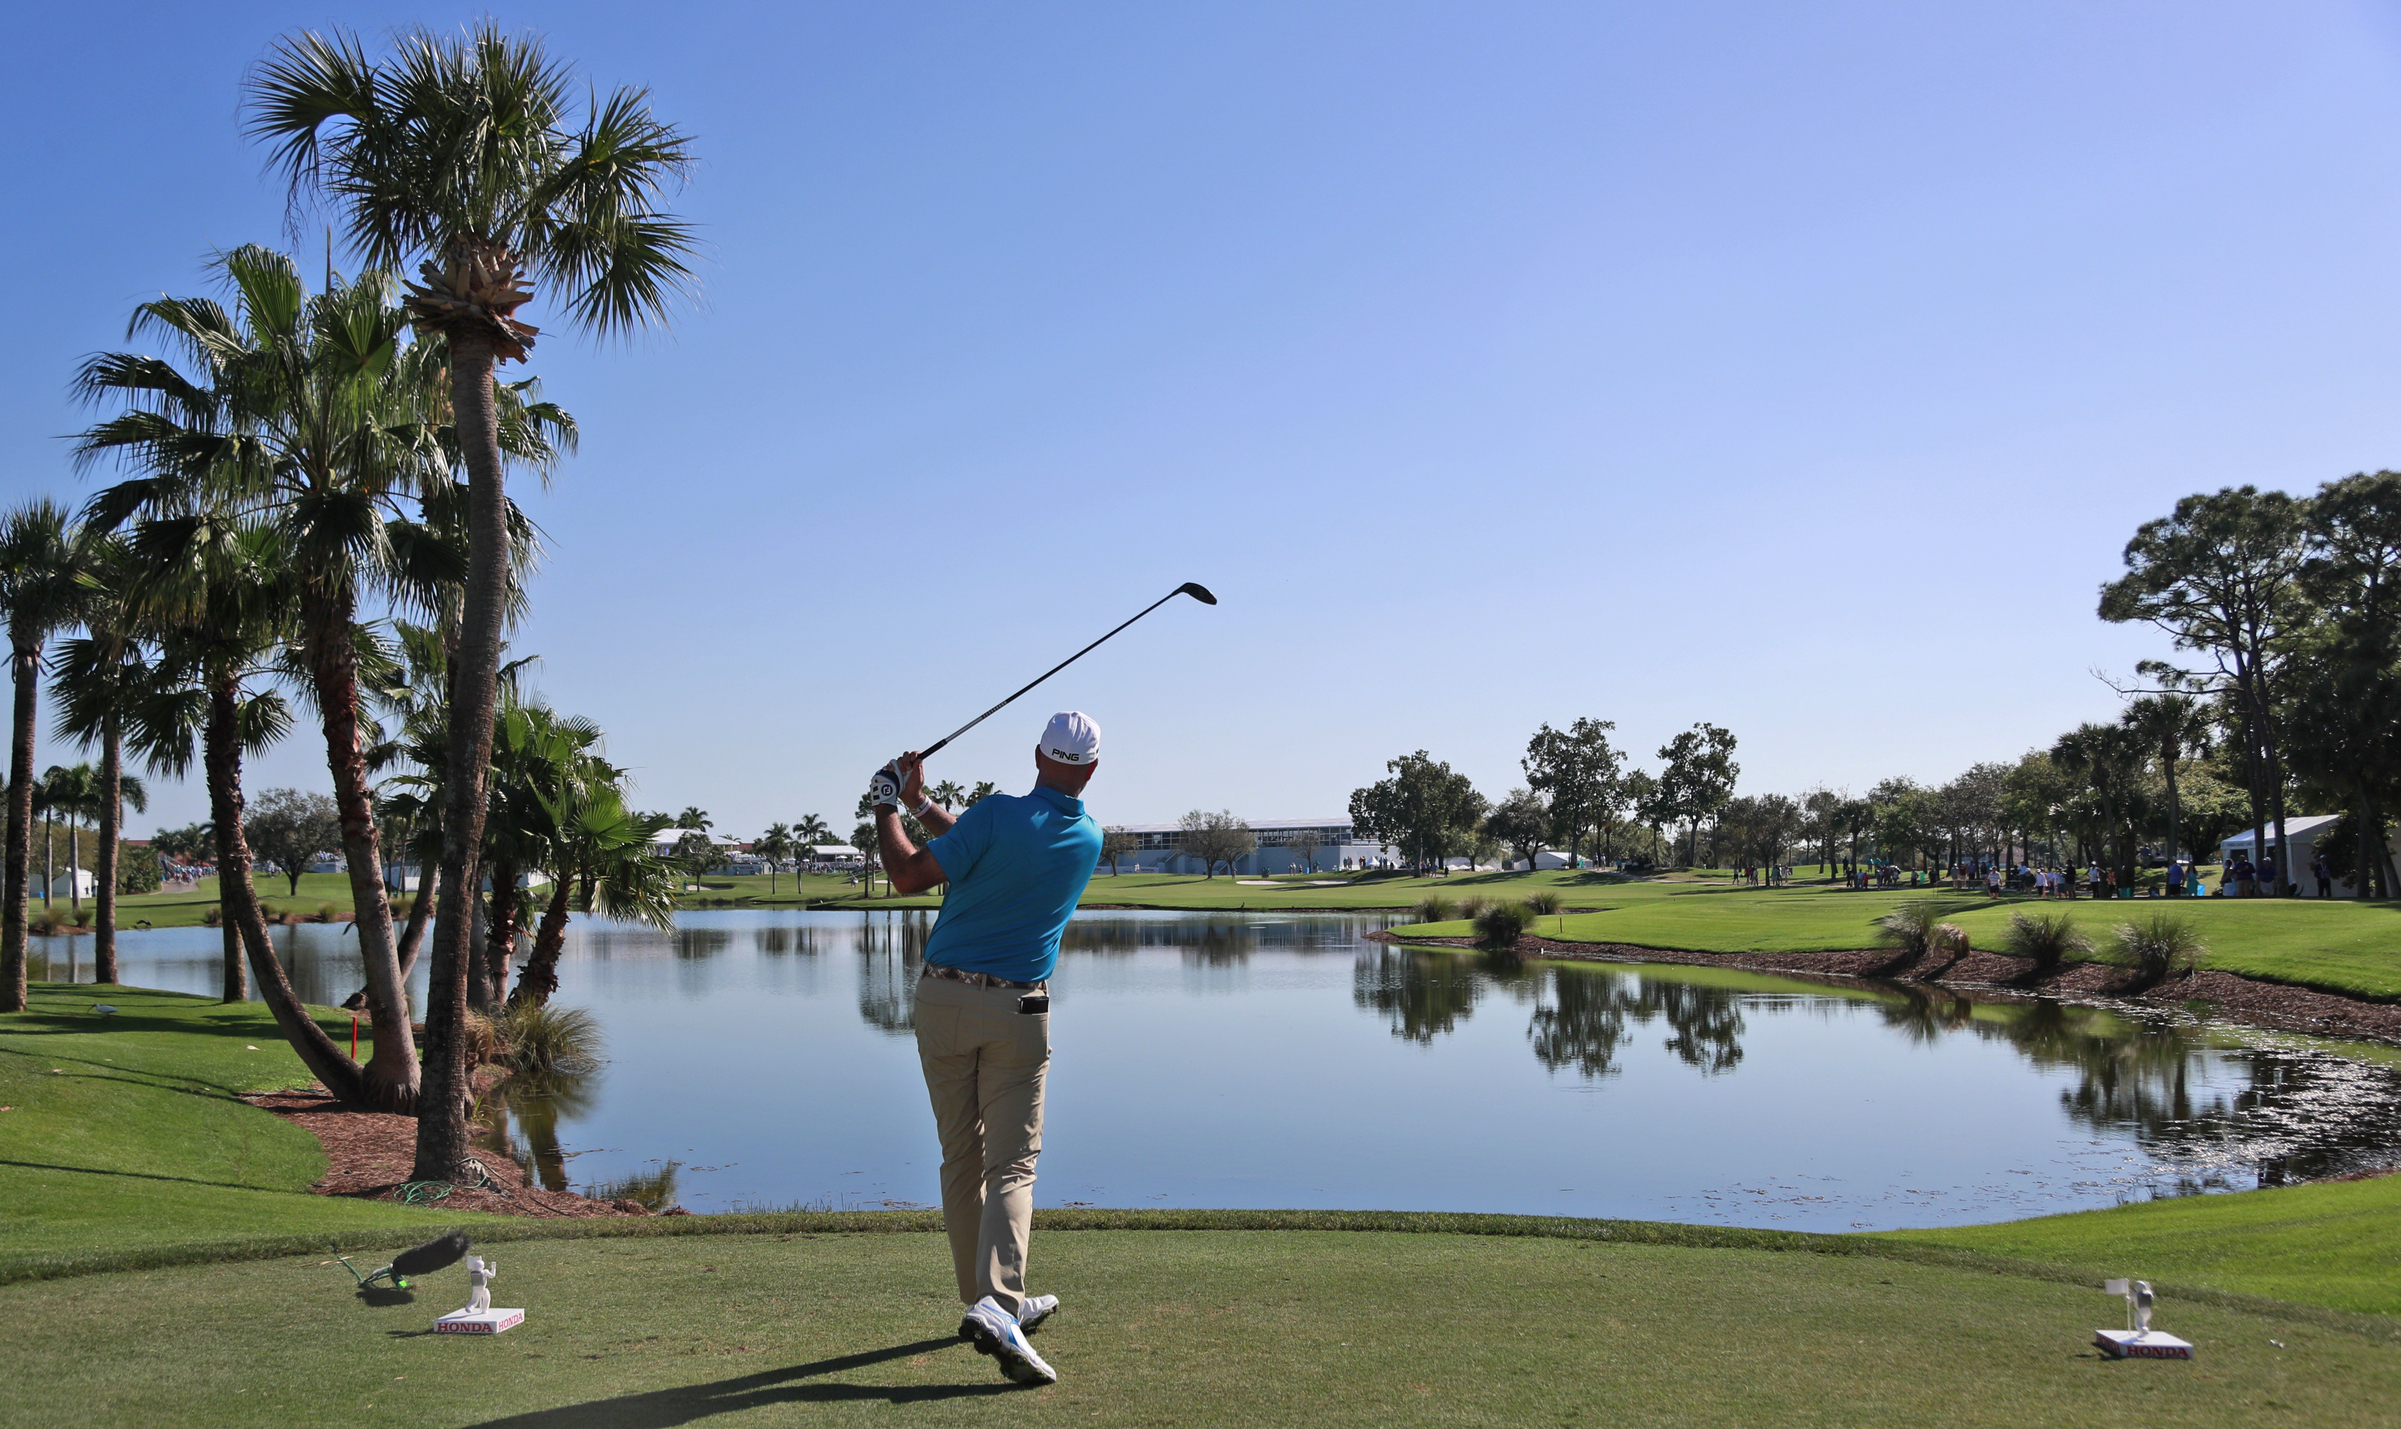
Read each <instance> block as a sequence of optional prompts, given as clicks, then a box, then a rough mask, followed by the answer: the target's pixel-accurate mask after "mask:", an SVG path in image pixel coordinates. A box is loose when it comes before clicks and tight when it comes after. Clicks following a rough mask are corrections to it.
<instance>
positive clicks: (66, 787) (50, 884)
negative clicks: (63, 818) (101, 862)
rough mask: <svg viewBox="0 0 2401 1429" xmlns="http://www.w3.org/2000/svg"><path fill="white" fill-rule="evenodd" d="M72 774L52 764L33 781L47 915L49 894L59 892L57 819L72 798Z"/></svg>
mask: <svg viewBox="0 0 2401 1429" xmlns="http://www.w3.org/2000/svg"><path fill="white" fill-rule="evenodd" d="M75 792H76V791H75V774H74V771H73V770H70V769H68V768H67V767H66V766H65V765H63V764H53V765H51V766H50V767H49V768H47V769H45V770H43V771H42V777H41V778H40V779H38V780H36V781H34V786H33V811H34V812H35V813H37V814H40V815H41V816H42V909H43V911H44V912H48V911H49V908H50V895H51V894H52V893H54V892H56V891H57V889H58V816H59V813H60V811H61V810H63V809H64V808H65V807H66V806H67V805H68V804H69V803H71V802H73V800H74V798H75Z"/></svg>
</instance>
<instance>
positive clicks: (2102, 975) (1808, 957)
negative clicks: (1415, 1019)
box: [1367, 933, 2401, 1042]
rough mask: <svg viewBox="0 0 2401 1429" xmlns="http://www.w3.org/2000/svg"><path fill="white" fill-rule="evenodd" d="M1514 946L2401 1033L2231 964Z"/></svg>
mask: <svg viewBox="0 0 2401 1429" xmlns="http://www.w3.org/2000/svg"><path fill="white" fill-rule="evenodd" d="M1367 936H1368V937H1370V938H1374V939H1376V940H1377V941H1379V942H1386V943H1432V944H1438V945H1440V946H1443V947H1451V948H1476V949H1479V950H1480V949H1482V945H1481V944H1479V943H1477V942H1476V941H1475V940H1474V939H1473V938H1408V937H1401V936H1399V935H1396V934H1393V933H1369V934H1368V935H1367ZM1512 951H1514V952H1516V953H1517V954H1519V955H1520V956H1523V957H1545V958H1559V959H1563V960H1569V961H1576V962H1595V963H1684V964H1688V965H1691V964H1698V965H1705V966H1708V967H1736V968H1747V969H1750V970H1751V971H1754V972H1767V973H1788V974H1794V975H1798V976H1802V977H1816V978H1828V979H1832V978H1869V979H1877V980H1881V981H1886V982H1914V983H1929V984H1933V985H1936V986H1940V987H1955V988H1960V989H1963V990H1964V989H1971V988H1972V989H1976V990H1980V991H1993V992H2014V993H2021V994H2024V995H2027V996H2031V997H2059V998H2067V999H2071V1000H2074V1001H2079V1002H2114V1003H2122V1004H2129V1005H2132V1006H2135V1007H2174V1008H2181V1007H2183V1006H2184V1005H2185V1004H2186V1003H2188V1002H2194V1001H2201V1002H2207V1003H2209V1004H2211V1005H2212V1006H2213V1007H2214V1008H2215V1010H2216V1011H2218V1012H2219V1013H2221V1014H2222V1015H2224V1016H2226V1017H2228V1018H2232V1019H2234V1020H2236V1021H2240V1022H2248V1023H2251V1024H2253V1025H2255V1026H2260V1027H2271V1028H2278V1029H2282V1030H2284V1031H2289V1032H2310V1033H2315V1034H2318V1035H2320V1036H2327V1037H2373V1038H2376V1039H2378V1040H2380V1041H2386V1042H2401V1006H2396V1005H2394V1004H2392V1003H2384V1002H2367V1001H2363V1000H2361V999H2359V998H2354V997H2343V996H2340V995H2338V994H2336V993H2331V992H2312V991H2311V990H2309V989H2308V988H2303V987H2293V986H2291V985H2289V984H2286V983H2278V982H2263V981H2261V980H2259V979H2257V978H2247V977H2243V976H2241V975H2240V974H2237V973H2229V972H2196V973H2192V974H2190V975H2188V976H2183V977H2172V978H2169V979H2168V980H2167V981H2165V982H2162V983H2158V984H2156V985H2154V986H2151V987H2144V986H2142V985H2141V984H2140V983H2139V982H2138V981H2137V980H2136V979H2135V978H2134V977H2133V976H2132V975H2131V974H2129V973H2128V972H2127V971H2126V970H2125V969H2123V968H2118V967H2112V966H2109V965H2107V964H2103V963H2068V964H2065V965H2063V966H2061V967H2059V968H2057V969H2056V970H2054V971H2053V972H2051V973H2050V974H2048V975H2043V974H2038V973H2036V972H2035V971H2034V970H2033V968H2032V967H2031V966H2030V965H2029V964H2028V963H2027V962H2026V961H2025V960H2024V959H2022V958H2011V957H2004V956H2002V955H2001V954H1999V953H1986V952H1970V953H1966V954H1963V955H1957V956H1954V955H1951V954H1949V953H1931V954H1927V955H1924V956H1921V957H1912V956H1909V955H1906V954H1901V953H1896V952H1894V951H1893V950H1892V949H1889V948H1884V949H1865V950H1861V951H1857V952H1847V953H1689V952H1669V951H1665V950H1662V949H1659V948H1638V947H1634V946H1632V945H1630V944H1625V943H1562V942H1556V941H1553V940H1552V939H1549V938H1540V937H1536V936H1534V935H1532V934H1527V935H1526V936H1524V937H1521V938H1519V939H1518V940H1517V945H1516V947H1515V948H1514V949H1512Z"/></svg>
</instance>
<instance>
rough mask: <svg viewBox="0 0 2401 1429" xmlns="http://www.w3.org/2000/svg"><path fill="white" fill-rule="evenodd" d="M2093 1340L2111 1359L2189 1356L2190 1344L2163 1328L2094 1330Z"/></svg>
mask: <svg viewBox="0 0 2401 1429" xmlns="http://www.w3.org/2000/svg"><path fill="white" fill-rule="evenodd" d="M2093 1343H2094V1344H2095V1345H2098V1346H2100V1347H2101V1349H2103V1350H2104V1351H2106V1352H2107V1353H2108V1355H2109V1357H2110V1358H2111V1359H2113V1360H2189V1359H2191V1358H2192V1357H2193V1347H2192V1343H2191V1341H2189V1340H2180V1339H2178V1338H2176V1337H2175V1336H2174V1335H2171V1334H2169V1333H2168V1332H2166V1331H2165V1330H2095V1331H2093Z"/></svg>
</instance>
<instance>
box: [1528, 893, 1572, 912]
mask: <svg viewBox="0 0 2401 1429" xmlns="http://www.w3.org/2000/svg"><path fill="white" fill-rule="evenodd" d="M1562 906H1563V905H1562V904H1561V902H1560V900H1559V895H1558V894H1556V893H1553V892H1551V891H1550V890H1549V889H1547V888H1546V889H1544V890H1542V891H1541V892H1539V893H1529V894H1527V895H1526V911H1527V912H1529V913H1532V914H1535V915H1537V916H1540V917H1544V918H1547V917H1549V916H1550V915H1552V914H1553V913H1556V912H1558V911H1559V909H1560V908H1561V907H1562Z"/></svg>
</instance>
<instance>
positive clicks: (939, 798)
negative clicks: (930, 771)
mask: <svg viewBox="0 0 2401 1429" xmlns="http://www.w3.org/2000/svg"><path fill="white" fill-rule="evenodd" d="M925 794H926V797H927V798H929V799H931V800H933V801H934V802H935V803H937V804H940V805H941V806H942V808H943V811H944V812H946V813H947V812H948V811H950V810H952V809H955V808H957V807H959V801H960V800H961V799H964V798H966V797H967V790H966V789H965V788H963V787H961V785H960V784H959V781H958V780H956V779H945V780H943V781H942V782H941V783H939V784H936V785H935V786H934V787H933V788H931V789H928V790H926V791H925Z"/></svg>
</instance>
